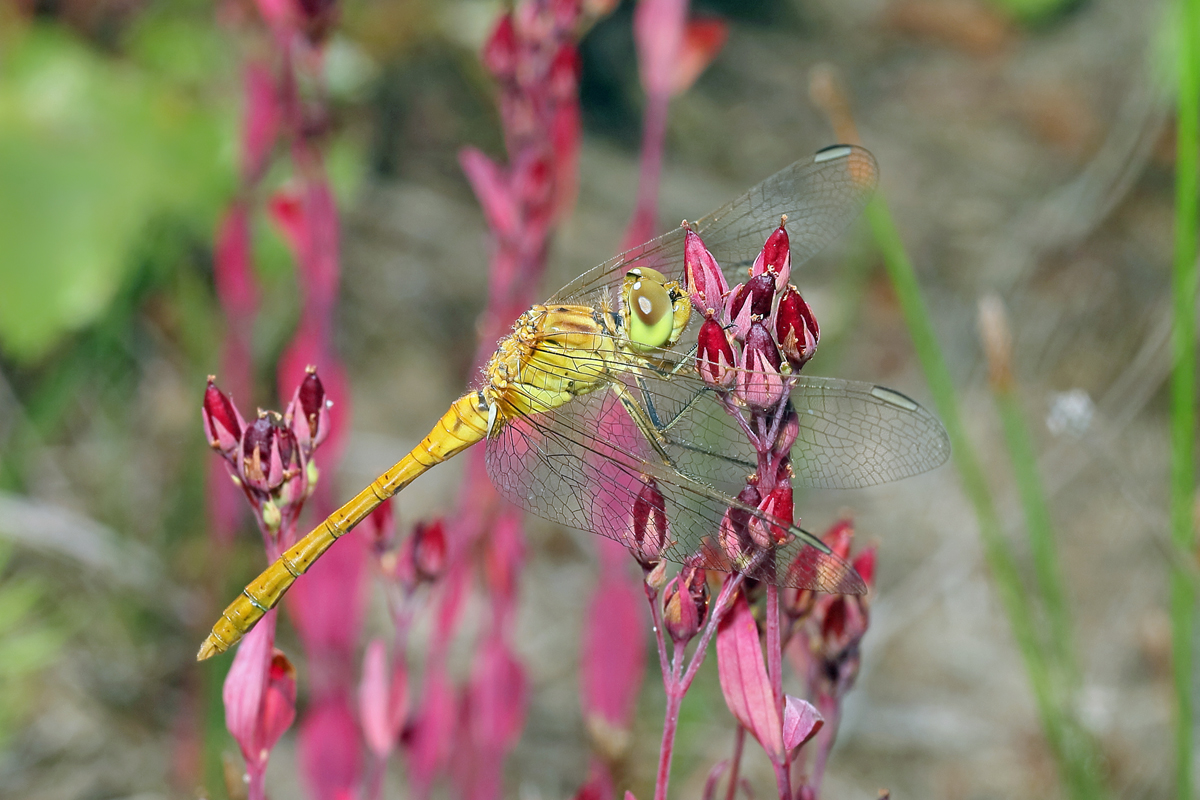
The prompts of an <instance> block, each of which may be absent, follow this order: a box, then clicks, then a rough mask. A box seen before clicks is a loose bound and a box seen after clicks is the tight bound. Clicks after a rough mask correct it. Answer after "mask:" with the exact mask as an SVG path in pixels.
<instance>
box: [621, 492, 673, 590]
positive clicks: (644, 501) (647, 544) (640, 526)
mask: <svg viewBox="0 0 1200 800" xmlns="http://www.w3.org/2000/svg"><path fill="white" fill-rule="evenodd" d="M666 508H667V501H666V498H665V497H663V493H662V492H661V491H660V490H659V488H658V483H657V482H656V481H655V480H654V479H653V478H646V481H645V484H644V485H643V486H642V490H641V491H640V492H638V496H637V498H636V499H635V500H634V501H633V526H632V527H633V529H632V531H631V532H630V534H629V537H630V538H629V540H628V541H626V542H625V546H626V547H628V548H629V551H630V552H631V553H633V557H634V558H636V559H637V560H638V563H639V564H641V565H642V567H643V568H645V569H653V568H654V565H655V564H657V563H658V562H659V561H660V560H661V559H662V552H663V550H664V549H666V548H667V547H668V546H669V545H670V543H671V540H670V538H669V537H668V534H667V511H666Z"/></svg>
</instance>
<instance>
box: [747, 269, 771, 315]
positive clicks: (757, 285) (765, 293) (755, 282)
mask: <svg viewBox="0 0 1200 800" xmlns="http://www.w3.org/2000/svg"><path fill="white" fill-rule="evenodd" d="M746 289H747V292H748V293H749V295H750V314H751V315H752V316H754V317H757V318H759V319H766V318H767V317H769V316H771V306H772V305H773V304H774V302H775V279H774V278H773V277H772V276H771V275H770V274H769V273H765V272H764V273H762V274H761V275H755V276H754V277H753V278H751V279H750V282H749V283H747V284H746Z"/></svg>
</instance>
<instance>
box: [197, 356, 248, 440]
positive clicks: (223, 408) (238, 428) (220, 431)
mask: <svg viewBox="0 0 1200 800" xmlns="http://www.w3.org/2000/svg"><path fill="white" fill-rule="evenodd" d="M214 380H215V378H214V377H213V376H212V375H209V376H208V387H207V388H205V390H204V405H203V407H202V408H201V418H202V419H203V421H204V435H205V436H206V437H207V438H208V443H209V445H211V446H212V449H214V450H216V451H217V452H218V453H220V454H221V455H223V456H224V457H225V458H227V459H229V460H230V461H233V460H234V459H235V458H236V457H237V447H238V444H239V443H240V442H241V440H242V431H243V430H245V428H246V421H245V420H244V419H242V415H241V414H239V413H238V410H237V406H235V405H234V404H233V401H232V400H230V399H229V396H228V395H226V394H225V393H224V392H222V391H221V390H220V389H218V388H217V385H216V384H215V383H213V381H214Z"/></svg>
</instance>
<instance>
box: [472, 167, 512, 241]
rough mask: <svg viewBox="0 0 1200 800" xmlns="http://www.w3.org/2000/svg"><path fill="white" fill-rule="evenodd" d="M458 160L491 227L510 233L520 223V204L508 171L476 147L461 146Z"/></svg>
mask: <svg viewBox="0 0 1200 800" xmlns="http://www.w3.org/2000/svg"><path fill="white" fill-rule="evenodd" d="M458 163H459V165H460V166H461V167H462V171H463V172H464V173H466V176H467V180H468V181H470V183H471V188H472V189H474V190H475V197H476V198H478V199H479V205H481V206H483V215H484V217H486V218H487V223H488V227H489V228H491V229H492V231H493V232H494V233H495V234H496V235H497V236H508V235H511V233H512V232H513V231H514V230H516V227H517V207H516V203H515V201H514V199H513V191H512V187H511V181H510V179H509V175H508V173H507V172H506V171H505V169H504V168H503V167H501V166H500V165H499V164H497V163H496V162H494V161H492V160H491V159H490V158H488V157H487V156H485V155H484V154H483V153H481V152H480V151H479V150H477V149H475V148H474V147H464V148H463V149H462V150H460V151H459V153H458Z"/></svg>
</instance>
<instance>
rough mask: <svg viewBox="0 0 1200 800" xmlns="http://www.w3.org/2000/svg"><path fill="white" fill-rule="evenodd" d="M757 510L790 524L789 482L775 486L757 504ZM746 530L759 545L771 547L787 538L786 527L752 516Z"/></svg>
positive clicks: (790, 493) (790, 495) (791, 509)
mask: <svg viewBox="0 0 1200 800" xmlns="http://www.w3.org/2000/svg"><path fill="white" fill-rule="evenodd" d="M758 510H759V511H761V512H763V513H764V514H766V515H767V516H768V517H772V518H774V519H776V520H779V521H780V522H786V523H788V524H789V525H790V524H791V522H792V514H793V511H794V506H793V501H792V487H791V484H788V483H784V484H781V485H779V486H776V487H775V488H774V489H773V490H772V491H771V493H770V494H768V495H767V496H766V497H764V498H763V499H762V501H761V502H760V503H759V504H758ZM746 530H747V532H748V533H749V534H750V538H751V539H752V540H753V541H754V543H755V544H756V545H758V546H759V547H773V546H775V545H777V544H782V543H783V542H785V541H787V538H788V530H787V528H786V527H783V526H780V525H775V524H772V523H770V522H768V521H766V520H763V519H759V518H758V517H754V516H752V517H750V519H749V520H748V522H747V526H746Z"/></svg>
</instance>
